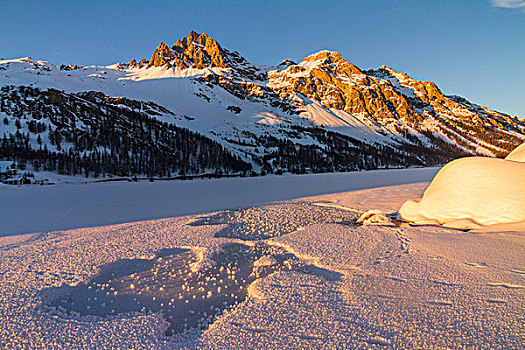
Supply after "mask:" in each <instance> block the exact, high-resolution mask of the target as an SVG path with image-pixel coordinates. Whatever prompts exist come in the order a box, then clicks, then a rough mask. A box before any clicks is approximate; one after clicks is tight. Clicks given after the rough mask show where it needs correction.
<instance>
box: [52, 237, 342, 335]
mask: <svg viewBox="0 0 525 350" xmlns="http://www.w3.org/2000/svg"><path fill="white" fill-rule="evenodd" d="M197 260H198V258H197V256H196V255H195V254H194V253H193V252H191V251H190V250H186V249H176V250H166V251H162V252H160V253H159V254H157V255H156V256H155V258H153V259H133V260H120V261H117V262H115V263H112V264H109V265H106V266H103V267H102V269H101V272H100V273H99V274H98V275H97V276H96V277H94V278H93V279H92V280H91V281H89V282H88V283H87V284H82V285H78V286H75V287H66V288H55V289H52V290H47V291H46V292H45V293H44V299H46V300H47V301H46V304H47V306H46V307H47V308H49V310H48V311H51V312H58V313H60V314H63V315H65V316H66V317H67V316H68V315H73V316H74V315H81V316H86V315H95V316H109V315H115V314H120V313H133V312H142V313H146V312H154V313H159V314H161V315H163V317H164V319H165V320H166V321H168V323H169V324H170V326H169V328H168V329H167V332H166V335H174V334H178V333H183V332H185V331H188V330H190V329H197V330H202V329H205V328H207V326H208V325H209V324H211V323H212V322H213V321H214V320H215V318H216V317H217V316H218V315H220V314H221V313H222V312H223V311H224V310H227V309H231V308H233V307H235V306H236V305H237V304H238V303H240V302H242V301H243V300H245V299H246V297H247V287H248V286H249V285H250V284H251V283H252V282H253V281H255V280H256V279H257V278H261V277H265V276H268V275H269V274H271V273H273V272H277V271H283V270H293V271H299V272H304V273H316V274H323V276H325V277H326V276H329V277H333V276H334V273H333V272H329V271H327V273H326V274H324V273H323V271H320V270H322V269H319V268H310V267H308V266H306V265H305V264H304V263H302V262H301V261H300V260H299V259H298V258H297V257H295V256H294V255H293V254H290V253H288V252H286V251H285V250H284V249H282V248H279V247H274V246H270V245H267V244H256V245H254V246H247V245H243V244H231V245H227V246H224V247H223V248H222V250H221V251H220V252H218V253H216V254H214V255H213V257H212V258H211V260H212V264H209V265H208V266H206V267H204V268H203V269H202V270H201V271H198V272H194V271H192V268H191V265H192V264H194V263H196V262H197Z"/></svg>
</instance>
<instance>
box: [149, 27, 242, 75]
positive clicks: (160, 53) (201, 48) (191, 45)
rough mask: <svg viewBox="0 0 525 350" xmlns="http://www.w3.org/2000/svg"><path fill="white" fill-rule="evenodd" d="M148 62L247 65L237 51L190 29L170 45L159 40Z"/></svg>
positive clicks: (188, 65) (186, 65) (182, 65)
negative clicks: (223, 46)
mask: <svg viewBox="0 0 525 350" xmlns="http://www.w3.org/2000/svg"><path fill="white" fill-rule="evenodd" d="M149 64H150V65H151V66H155V67H161V66H166V67H176V68H179V69H186V68H197V69H202V68H206V67H210V68H211V67H217V68H237V67H238V66H240V65H241V66H242V65H248V61H246V60H245V59H244V58H243V57H242V56H240V55H239V53H237V52H230V51H228V50H226V49H224V48H222V47H221V45H220V44H219V43H218V42H217V41H216V40H215V39H213V38H210V37H209V36H208V35H207V34H206V33H202V34H200V33H197V32H194V31H193V30H192V31H190V33H189V34H188V36H187V37H185V38H183V39H182V40H181V39H178V40H177V41H176V42H175V44H173V46H171V47H169V46H168V45H167V44H166V43H164V42H161V43H160V44H159V46H158V47H157V48H156V49H155V51H154V52H153V55H152V56H151V59H150V60H149Z"/></svg>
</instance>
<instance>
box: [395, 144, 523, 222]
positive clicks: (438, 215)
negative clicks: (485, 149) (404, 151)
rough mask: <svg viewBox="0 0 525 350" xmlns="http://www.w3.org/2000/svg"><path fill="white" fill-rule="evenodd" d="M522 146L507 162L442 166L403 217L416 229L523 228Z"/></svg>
mask: <svg viewBox="0 0 525 350" xmlns="http://www.w3.org/2000/svg"><path fill="white" fill-rule="evenodd" d="M524 176H525V144H522V145H520V146H519V147H518V148H516V149H515V150H514V151H513V152H512V153H511V154H509V155H508V156H507V158H506V159H496V158H485V157H468V158H462V159H457V160H454V161H452V162H450V163H448V164H447V165H445V166H444V167H443V168H442V169H441V170H440V171H439V172H438V174H437V175H436V177H435V178H434V180H433V181H432V183H431V184H430V185H429V186H428V188H427V189H426V191H425V193H424V194H423V198H422V199H421V200H420V201H407V202H405V203H404V204H403V205H402V206H401V209H400V210H399V214H400V215H401V217H402V218H403V219H404V220H406V221H408V222H412V223H415V224H438V225H444V226H448V227H453V228H459V229H479V228H481V227H484V226H489V225H496V224H513V223H525V186H523V178H524Z"/></svg>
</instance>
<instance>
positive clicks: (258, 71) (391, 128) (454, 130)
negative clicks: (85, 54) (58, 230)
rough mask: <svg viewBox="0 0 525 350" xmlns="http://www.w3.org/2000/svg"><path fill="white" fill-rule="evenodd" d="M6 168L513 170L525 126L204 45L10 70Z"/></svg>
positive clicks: (431, 87)
mask: <svg viewBox="0 0 525 350" xmlns="http://www.w3.org/2000/svg"><path fill="white" fill-rule="evenodd" d="M0 86H1V92H0V98H1V104H0V119H1V120H2V122H0V125H1V129H0V131H1V134H0V136H1V137H2V140H1V145H0V146H1V147H0V159H2V160H16V161H17V162H19V163H25V162H30V163H32V164H33V166H36V167H44V168H46V169H47V170H54V171H58V172H61V173H83V174H88V175H90V176H92V175H95V176H98V175H103V174H114V175H124V176H129V175H134V174H145V175H149V176H169V175H175V174H189V173H193V174H195V173H204V172H222V173H243V174H249V173H252V174H253V173H261V172H263V173H268V172H276V173H280V172H288V171H289V172H295V173H301V172H327V171H343V170H357V169H374V168H385V167H405V166H423V165H439V164H443V163H445V162H447V161H449V160H450V159H453V158H457V157H459V156H462V155H474V154H476V155H488V156H505V155H506V154H507V153H508V152H509V151H510V150H512V149H513V148H514V147H516V146H517V145H518V144H520V143H521V142H523V140H525V122H524V121H522V120H520V119H518V118H516V117H513V116H510V115H506V114H504V113H499V112H496V111H493V110H490V109H488V108H486V107H482V106H479V105H476V104H473V103H470V102H469V101H467V100H465V99H463V98H461V97H459V96H448V95H445V94H443V93H442V92H441V90H440V89H439V88H438V87H437V86H436V84H434V83H433V82H424V81H418V80H415V79H412V78H410V77H409V76H408V75H407V74H404V73H398V72H396V71H395V70H393V69H392V68H389V67H386V66H383V67H381V68H379V69H377V70H368V71H366V70H361V69H360V68H359V67H357V66H355V65H353V64H352V63H350V62H348V61H347V60H346V59H344V58H343V57H342V56H341V55H340V54H339V53H338V52H332V51H321V52H318V53H315V54H312V55H310V56H308V57H306V58H305V59H304V60H303V61H301V62H300V63H295V62H292V61H291V60H284V61H283V62H282V63H281V64H279V65H277V66H274V67H270V66H260V65H254V64H251V63H250V62H248V61H247V60H246V59H245V58H243V57H242V56H241V55H240V54H239V53H237V52H235V51H230V50H227V49H225V48H223V47H221V45H220V44H219V43H218V42H217V41H215V40H214V39H212V38H210V37H209V36H207V35H206V34H204V33H203V34H199V33H195V32H193V31H192V32H190V34H189V35H188V37H186V38H184V39H182V40H177V42H176V43H175V44H174V45H173V46H169V45H167V44H165V43H161V44H160V45H159V46H158V47H157V48H156V50H155V51H154V52H153V54H152V57H151V59H150V60H149V61H148V60H146V59H142V60H139V62H138V63H137V60H135V59H133V60H131V61H130V62H129V63H118V64H115V65H112V66H107V67H101V66H89V67H80V66H76V65H69V66H64V65H62V66H55V65H53V64H51V63H49V62H47V61H42V60H35V59H32V58H28V57H27V58H21V59H12V60H1V61H0Z"/></svg>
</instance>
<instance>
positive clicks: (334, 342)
mask: <svg viewBox="0 0 525 350" xmlns="http://www.w3.org/2000/svg"><path fill="white" fill-rule="evenodd" d="M257 180H259V181H261V180H262V179H261V178H259V179H257ZM195 183H200V184H201V185H203V184H204V183H202V182H195ZM425 186H426V183H422V184H410V185H400V186H390V187H382V188H375V189H368V190H360V191H353V192H347V193H337V194H330V195H322V196H318V197H310V198H300V199H296V200H293V201H291V202H288V203H280V204H271V205H266V206H262V207H258V208H257V210H258V212H259V213H260V214H261V215H248V214H249V213H248V214H243V216H242V217H239V216H233V217H232V218H233V219H234V220H232V221H231V222H230V223H224V224H214V223H210V224H209V225H202V224H201V225H192V223H194V222H196V221H199V220H203V219H204V218H205V217H210V215H209V214H207V215H205V216H204V217H203V216H201V215H194V216H184V217H177V218H169V219H160V220H153V221H144V222H135V223H128V224H120V225H112V226H101V227H91V228H84V229H76V230H70V231H57V232H51V233H42V234H28V235H19V236H9V237H1V238H0V324H2V327H0V348H6V349H16V348H28V349H29V348H30V349H64V348H68V349H102V348H108V349H114V348H121V349H294V348H299V349H321V348H322V349H378V348H390V347H391V348H394V349H473V348H476V349H521V348H523V347H524V345H525V333H524V331H523V330H524V327H523V326H524V322H525V318H524V316H523V315H524V314H525V309H524V305H525V260H524V257H525V244H524V243H525V241H524V238H525V234H524V231H518V232H513V233H505V232H502V233H500V234H497V235H495V234H487V233H480V234H475V235H473V234H467V233H465V232H461V231H457V230H450V229H447V228H443V227H433V226H413V227H395V226H378V225H374V226H357V225H355V224H354V223H353V220H356V219H357V218H358V216H359V215H361V214H362V213H364V212H366V211H368V210H370V209H372V208H374V209H377V210H381V211H383V212H384V213H386V214H387V215H389V216H390V215H391V214H392V212H395V208H398V207H399V205H400V204H401V203H402V202H403V201H405V200H407V199H410V198H417V197H419V196H421V194H422V192H423V190H424V188H425ZM91 187H92V186H88V188H91ZM305 207H310V208H312V209H314V208H315V210H326V212H327V213H328V214H330V213H331V214H333V215H336V216H334V218H335V219H336V220H334V222H328V221H327V220H323V221H311V220H310V219H308V218H307V217H306V218H305V216H304V215H303V212H304V208H305ZM283 209H286V210H283ZM294 210H296V211H297V213H294ZM334 210H338V211H342V212H344V213H343V214H336V212H335V211H334ZM28 215H29V214H28ZM339 215H345V216H348V218H349V219H351V220H349V222H339V221H338V220H337V218H338V217H339ZM239 218H242V220H243V222H244V223H245V225H246V226H247V227H253V228H256V227H265V226H266V225H267V223H268V222H271V223H275V224H276V227H275V230H276V231H278V232H282V233H284V234H281V235H274V236H273V237H271V238H268V239H264V240H262V241H260V242H252V241H244V240H240V239H239V238H235V237H234V238H230V237H221V236H220V235H217V233H218V232H220V231H221V230H223V229H224V228H225V227H226V226H228V225H235V224H236V223H237V222H238V221H240V219H239ZM288 218H292V219H291V220H288ZM297 226H301V229H295V230H291V228H295V227H297ZM288 227H290V228H288ZM260 244H263V245H262V247H271V249H267V248H264V249H263V250H261V251H260V253H257V254H255V255H247V256H245V257H246V258H248V260H250V261H252V262H253V263H252V265H253V264H255V265H259V266H255V268H256V269H255V270H256V272H255V275H254V276H252V277H250V279H246V278H245V276H246V275H245V274H244V273H245V272H243V271H244V270H243V269H244V268H245V267H244V265H243V263H242V261H241V260H242V259H243V256H242V254H241V255H238V254H237V252H236V251H235V249H237V248H235V247H238V248H239V249H242V250H246V249H248V250H251V249H252V247H253V248H255V249H258V248H256V247H258V246H259V245H260ZM233 248H235V249H233ZM231 249H233V255H232V254H230V253H231V252H232V250H231ZM177 252H179V253H178V254H183V255H177V254H175V255H173V254H174V253H177ZM224 253H226V255H224ZM276 253H277V254H276ZM170 254H171V255H170ZM184 254H185V255H184ZM283 254H284V256H288V257H290V259H292V260H293V262H294V264H293V265H289V264H288V263H286V262H285V261H286V260H284V259H282V257H283ZM292 256H293V257H295V258H292ZM161 257H162V260H161V259H160V258H161ZM179 258H182V260H177V261H176V260H173V259H179ZM230 258H233V259H230ZM257 258H259V259H257ZM255 259H257V260H256V261H254V260H255ZM194 261H195V262H196V263H197V265H198V266H200V267H198V268H196V269H193V268H192V267H191V266H186V265H185V264H187V263H191V264H193V262H194ZM206 261H211V262H213V263H211V264H206V263H205V262H206ZM239 261H240V262H241V263H240V264H239ZM274 261H276V262H277V263H275V262H274ZM135 263H136V264H139V265H140V266H138V268H139V269H138V271H132V269H133V266H135V265H134V264H135ZM130 264H131V265H130ZM273 265H276V267H275V268H276V269H277V271H275V270H273V271H275V272H274V273H271V274H269V275H266V274H265V273H261V274H260V275H259V276H257V274H258V273H259V272H261V271H264V269H265V268H271V269H274V267H272V266H273ZM116 266H117V267H118V266H120V267H121V268H117V269H116V270H113V271H112V270H111V267H116ZM125 266H128V267H129V266H131V270H130V269H128V268H124V269H122V267H125ZM279 266H305V267H308V268H307V269H306V270H303V269H301V268H295V267H293V268H291V269H290V268H284V269H282V268H280V267H279ZM188 267H190V268H189V269H188ZM221 270H222V272H221ZM123 272H125V273H123ZM252 272H253V271H252ZM270 272H272V270H270ZM129 273H131V274H129ZM113 274H115V275H113ZM170 276H171V277H170ZM239 278H242V279H244V280H245V281H240V282H239ZM221 279H222V280H223V281H222V282H221ZM241 282H242V283H241ZM245 283H246V285H247V287H246V285H245ZM226 286H228V288H227V289H228V290H229V289H230V288H232V289H233V290H234V292H233V294H234V296H233V297H232V296H231V294H230V297H232V298H233V300H234V302H233V303H229V302H228V301H227V300H226V299H224V301H226V302H227V303H226V304H228V305H227V308H226V309H224V310H223V311H222V312H218V313H217V303H215V301H216V300H215V299H214V298H215V297H217V298H218V299H217V300H218V301H222V300H223V298H225V297H226V296H227V294H223V292H224V291H223V288H224V289H226V288H225V287H226ZM236 286H239V289H240V286H242V287H243V288H242V290H245V292H242V293H245V294H244V296H243V297H242V298H236V296H237V295H238V294H236V293H237V291H236V288H237V287H236ZM90 287H91V289H89V288H90ZM148 287H149V289H148ZM219 287H221V290H219ZM112 288H113V289H112ZM60 291H61V292H63V293H62V294H61V295H58V294H57V292H60ZM115 292H117V293H115ZM175 292H176V295H175ZM139 293H142V294H139ZM170 293H173V295H172V296H171V298H169V299H168V294H170ZM179 294H180V295H181V296H182V299H178V297H179ZM53 295H54V296H55V299H54V300H55V302H57V301H58V302H59V303H62V304H63V306H60V305H56V304H55V303H54V302H53V301H50V300H49V299H48V298H46V297H49V296H53ZM208 296H210V297H208ZM99 297H100V298H101V300H100V301H101V303H97V300H98V299H97V300H94V299H93V298H99ZM203 297H204V298H203ZM88 298H92V299H91V300H88ZM121 298H122V299H121ZM130 298H131V299H130ZM133 298H136V299H137V301H144V303H143V306H142V307H144V310H142V309H139V310H135V311H131V312H126V311H125V310H120V309H118V308H116V307H114V306H112V305H111V301H114V300H127V301H130V300H131V301H133ZM148 298H151V299H148ZM157 298H158V300H157ZM199 298H200V299H201V300H202V304H201V303H199V302H198V300H197V299H199ZM172 299H173V300H172ZM235 299H237V300H236V301H235ZM185 300H188V303H186V302H185ZM62 301H63V302H62ZM212 301H213V303H212ZM166 302H167V303H168V305H166ZM102 303H106V304H105V307H104V306H102ZM170 303H171V305H169V304H170ZM113 304H114V303H113ZM160 304H164V306H161V309H156V306H155V305H159V306H160ZM173 305H175V306H176V307H177V306H180V309H179V311H180V313H177V312H174V313H163V312H162V308H163V307H164V308H165V309H166V310H167V309H169V307H171V306H173ZM184 305H188V307H187V308H186V307H185V306H184ZM87 306H90V308H95V309H96V310H94V311H93V312H90V311H87V310H88V308H87ZM124 306H125V305H124ZM211 306H214V308H213V309H211ZM204 307H207V308H208V310H209V311H205V310H204ZM101 308H104V309H109V310H108V311H104V312H100V314H99V311H101ZM111 310H115V312H114V313H112V312H111ZM204 312H206V314H204ZM170 316H173V318H170ZM196 318H197V320H196V321H197V322H196V323H197V326H196V327H191V328H190V329H187V328H186V326H185V325H184V323H188V325H187V326H192V324H194V323H192V322H193V321H195V319H196ZM185 319H186V321H185ZM180 320H182V321H183V322H184V323H183V324H182V328H180V326H181V324H180V323H179V322H178V321H180ZM170 327H171V328H170ZM181 330H182V333H181V332H180V331H181ZM170 331H171V333H170Z"/></svg>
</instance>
